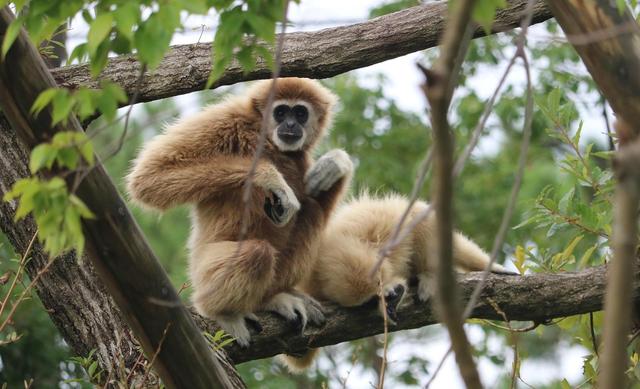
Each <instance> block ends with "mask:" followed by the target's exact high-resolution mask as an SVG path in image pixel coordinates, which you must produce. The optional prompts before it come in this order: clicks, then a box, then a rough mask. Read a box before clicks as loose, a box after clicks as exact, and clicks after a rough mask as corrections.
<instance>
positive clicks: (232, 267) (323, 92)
mask: <svg viewBox="0 0 640 389" xmlns="http://www.w3.org/2000/svg"><path fill="white" fill-rule="evenodd" d="M271 84H272V82H271V81H261V82H257V83H255V85H254V86H253V87H252V88H250V89H249V90H248V92H247V93H246V94H244V95H242V96H236V97H232V98H229V99H227V100H226V101H223V102H221V103H219V104H216V105H213V106H210V107H208V108H206V109H204V110H203V111H202V112H200V113H199V114H196V115H194V116H191V117H189V118H185V119H182V120H180V121H178V122H177V123H176V124H173V125H171V126H169V127H168V128H167V129H166V130H165V132H164V133H163V134H161V135H158V136H156V137H155V138H154V139H153V140H151V141H150V142H149V143H148V144H146V145H145V146H144V147H143V149H142V150H141V152H140V154H139V156H138V158H137V159H136V160H135V162H134V163H133V168H132V170H131V172H130V174H129V175H128V177H127V186H128V190H129V193H130V195H131V198H132V199H133V200H134V201H136V202H138V203H140V204H142V205H145V206H147V207H151V208H155V209H159V210H164V209H167V208H169V207H172V206H175V205H178V204H182V203H191V204H193V212H192V231H191V236H190V239H189V244H188V246H189V251H190V258H189V275H190V280H191V284H192V286H193V296H192V300H193V303H194V306H195V308H196V310H197V311H198V312H199V313H200V314H202V315H204V316H207V317H210V318H212V319H214V320H216V321H217V323H218V324H219V325H220V326H221V327H222V328H223V329H224V330H225V331H226V332H228V333H230V334H231V335H233V336H234V337H235V338H236V341H237V343H238V344H239V345H241V346H243V347H247V346H248V345H249V341H250V337H251V336H250V332H249V328H248V324H250V325H252V326H253V327H254V328H255V329H256V330H257V331H260V328H261V327H260V324H259V323H258V322H257V320H256V316H255V315H254V314H253V312H256V311H258V310H270V311H274V312H277V313H279V314H280V315H282V316H284V317H285V318H286V319H288V320H291V321H293V322H294V324H296V327H297V328H298V329H300V330H303V329H304V326H305V325H306V324H307V320H310V321H311V322H313V323H316V324H321V323H322V322H323V321H324V316H323V313H322V310H321V306H320V305H319V303H317V302H316V301H315V300H313V299H312V298H311V297H309V296H308V295H307V294H305V293H302V292H300V291H298V290H295V289H294V287H295V286H296V284H298V283H299V282H300V281H301V280H302V279H303V278H304V277H306V276H308V273H309V272H310V271H311V269H312V266H313V263H312V261H313V260H314V259H315V258H316V257H317V254H316V252H315V250H316V249H317V244H318V242H319V237H320V233H321V231H322V230H323V228H324V226H325V223H326V220H327V219H328V216H329V214H330V213H331V212H332V210H333V208H334V207H335V204H336V203H337V202H338V201H339V200H340V198H341V196H342V194H343V192H344V190H345V186H346V185H347V183H348V181H349V179H350V176H351V172H352V169H353V166H352V163H351V160H350V159H349V156H348V155H347V154H346V153H345V152H344V151H342V150H339V149H335V150H331V151H329V152H327V153H326V154H325V155H323V156H322V157H320V158H319V159H318V160H317V161H315V162H314V161H313V160H312V158H311V151H312V150H313V148H314V146H315V145H316V143H317V142H318V140H319V139H320V138H321V137H322V135H323V133H324V132H325V129H326V128H327V127H328V126H329V124H330V122H331V110H332V108H333V106H334V104H335V102H336V97H335V96H334V95H333V94H332V93H331V92H329V91H328V90H327V89H326V88H324V87H323V86H321V85H320V84H319V83H318V82H316V81H312V80H309V79H301V78H280V79H277V82H276V86H275V100H274V103H273V106H272V109H271V110H270V111H269V112H265V109H266V105H267V98H268V94H269V90H270V88H271ZM265 115H266V116H267V118H266V119H268V127H267V139H266V144H265V148H264V152H263V154H262V155H261V158H260V159H259V161H258V163H257V166H256V170H255V174H254V176H253V191H252V193H251V196H250V199H249V201H248V204H247V205H246V207H247V208H248V210H246V212H247V214H248V219H247V226H246V227H247V229H246V233H245V234H244V239H243V240H242V241H238V237H239V236H240V233H241V228H242V224H243V217H244V214H245V210H244V208H245V205H244V203H243V201H242V194H243V188H244V185H245V182H246V181H247V179H248V173H249V171H250V169H251V165H252V162H253V158H254V155H255V152H256V147H257V144H258V141H259V136H260V129H261V123H262V121H263V117H264V116H265Z"/></svg>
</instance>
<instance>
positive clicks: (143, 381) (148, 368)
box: [140, 322, 171, 388]
mask: <svg viewBox="0 0 640 389" xmlns="http://www.w3.org/2000/svg"><path fill="white" fill-rule="evenodd" d="M170 327H171V322H169V323H167V326H166V327H165V328H164V331H163V332H162V337H161V338H160V341H159V342H158V348H156V351H155V353H153V356H152V357H151V360H150V361H149V364H148V365H147V366H146V369H145V372H144V375H143V376H142V382H141V383H140V387H142V388H144V387H145V386H144V384H145V382H147V377H148V376H149V372H150V371H151V368H152V367H153V363H154V362H155V361H156V358H157V357H158V354H160V349H161V348H162V344H163V343H164V339H165V338H166V337H167V331H169V328H170Z"/></svg>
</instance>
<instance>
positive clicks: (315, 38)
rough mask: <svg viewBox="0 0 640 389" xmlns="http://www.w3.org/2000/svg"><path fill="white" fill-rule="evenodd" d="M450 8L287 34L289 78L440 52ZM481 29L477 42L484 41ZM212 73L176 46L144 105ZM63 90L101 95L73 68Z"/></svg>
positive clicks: (196, 47)
mask: <svg viewBox="0 0 640 389" xmlns="http://www.w3.org/2000/svg"><path fill="white" fill-rule="evenodd" d="M526 3H527V1H526V0H510V1H508V4H509V7H508V8H506V9H503V10H499V11H498V14H497V16H496V19H495V23H494V26H493V30H492V32H493V33H495V32H501V31H506V30H511V29H514V28H517V27H518V26H520V21H521V19H522V17H523V15H524V11H525V8H526ZM446 14H447V12H446V2H444V1H441V2H434V3H427V4H423V5H420V6H416V7H412V8H409V9H406V10H403V11H399V12H395V13H393V14H389V15H385V16H381V17H378V18H375V19H372V20H370V21H367V22H364V23H357V24H354V25H349V26H342V27H335V28H328V29H324V30H320V31H314V32H294V33H290V34H286V39H285V44H284V48H283V53H282V66H281V75H282V76H285V77H286V76H299V77H309V78H328V77H333V76H335V75H338V74H341V73H345V72H348V71H350V70H354V69H358V68H362V67H365V66H369V65H373V64H376V63H379V62H383V61H386V60H389V59H392V58H396V57H400V56H402V55H406V54H410V53H413V52H416V51H419V50H424V49H427V48H430V47H434V46H436V45H437V44H438V39H439V37H440V35H441V34H442V31H443V29H444V24H445V19H446ZM550 17H551V13H550V12H549V10H548V8H547V6H546V5H545V3H544V2H543V1H542V0H538V1H536V4H535V7H534V11H533V23H540V22H542V21H545V20H547V19H549V18H550ZM484 35H485V32H484V30H482V29H480V28H477V29H476V30H475V32H474V37H481V36H484ZM210 69H211V44H210V43H201V44H191V45H178V46H173V47H172V48H171V50H170V51H169V52H168V53H167V55H166V57H165V58H164V59H163V60H162V62H161V63H160V65H159V66H158V68H157V69H154V70H152V71H149V72H147V74H146V75H145V79H144V82H143V85H142V88H141V90H140V96H139V99H138V101H139V102H145V101H152V100H158V99H162V98H165V97H171V96H177V95H181V94H185V93H190V92H194V91H199V90H202V89H204V87H205V84H206V82H207V78H208V77H209V71H210ZM139 73H140V63H139V62H138V61H137V60H136V59H135V56H132V55H125V56H119V57H114V58H110V59H109V62H108V65H107V67H106V69H105V70H104V71H103V72H102V74H101V75H100V79H109V80H112V81H114V82H116V83H118V84H120V85H121V86H122V87H123V88H124V90H125V92H126V93H127V95H128V96H130V97H131V96H133V95H134V92H135V90H136V80H137V78H138V75H139ZM52 74H53V76H54V78H55V80H56V82H57V83H58V85H60V86H64V87H67V88H70V89H75V88H78V87H79V86H81V85H84V86H88V87H91V88H97V87H98V86H99V81H97V80H93V79H92V78H91V76H90V74H89V68H88V66H87V65H72V66H65V67H62V68H59V69H55V70H53V71H52ZM270 77H271V69H270V68H269V67H268V66H267V64H266V63H264V61H259V62H258V63H257V64H256V68H255V69H254V70H252V71H250V72H248V73H246V74H245V72H244V71H243V70H242V68H241V67H240V65H239V63H238V62H237V61H235V62H233V63H232V64H231V65H229V67H227V69H226V71H225V72H224V74H223V75H222V76H221V77H220V79H219V80H218V81H216V82H215V83H214V85H213V88H215V87H218V86H221V85H231V84H235V83H237V82H241V81H250V80H258V79H267V78H270Z"/></svg>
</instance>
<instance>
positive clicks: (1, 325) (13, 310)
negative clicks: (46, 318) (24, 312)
mask: <svg viewBox="0 0 640 389" xmlns="http://www.w3.org/2000/svg"><path fill="white" fill-rule="evenodd" d="M53 261H55V258H52V259H49V262H47V264H46V265H45V266H44V267H43V268H42V269H40V270H39V271H38V274H36V276H35V277H33V280H32V281H31V282H30V283H29V285H27V287H26V288H25V289H24V290H23V291H22V293H21V294H20V297H18V299H17V300H16V301H15V302H14V303H13V305H12V306H11V311H9V313H8V314H7V317H6V319H5V320H4V321H3V322H2V324H0V332H2V331H4V328H5V327H6V326H7V324H9V322H10V321H11V320H10V319H11V317H12V316H13V314H14V313H15V312H16V309H18V306H19V305H20V303H21V302H22V300H24V299H25V296H26V295H27V293H29V292H30V291H31V289H32V288H33V287H34V286H35V284H36V283H37V282H38V280H39V279H40V277H41V276H42V275H43V274H44V273H46V272H47V271H48V270H49V267H51V265H52V264H53Z"/></svg>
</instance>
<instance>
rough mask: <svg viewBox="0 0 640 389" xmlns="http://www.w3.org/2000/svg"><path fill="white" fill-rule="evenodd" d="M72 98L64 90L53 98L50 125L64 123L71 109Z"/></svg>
mask: <svg viewBox="0 0 640 389" xmlns="http://www.w3.org/2000/svg"><path fill="white" fill-rule="evenodd" d="M73 104H74V98H73V96H71V95H69V93H68V92H67V91H66V90H59V91H58V93H56V94H55V96H54V97H53V113H52V115H51V125H52V126H55V125H56V124H58V123H60V122H62V123H66V122H67V120H68V117H69V114H70V113H71V109H72V108H73Z"/></svg>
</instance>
